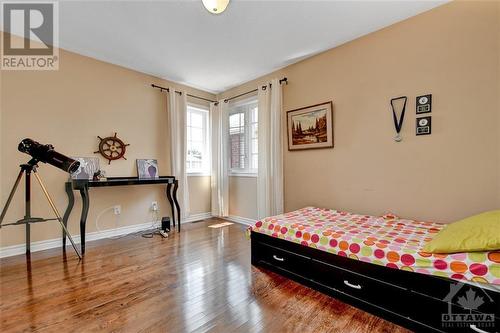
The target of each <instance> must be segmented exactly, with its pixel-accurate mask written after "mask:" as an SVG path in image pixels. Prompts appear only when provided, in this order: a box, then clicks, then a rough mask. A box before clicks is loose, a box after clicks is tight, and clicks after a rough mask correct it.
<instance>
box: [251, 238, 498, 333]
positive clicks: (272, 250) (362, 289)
mask: <svg viewBox="0 0 500 333" xmlns="http://www.w3.org/2000/svg"><path fill="white" fill-rule="evenodd" d="M251 243H252V264H253V265H255V266H261V267H264V268H267V269H270V270H272V271H275V272H277V273H279V274H281V275H284V276H287V277H289V278H291V279H293V280H295V281H298V282H300V283H302V284H304V285H307V286H309V287H311V288H313V289H316V290H319V291H321V292H323V293H326V294H329V295H331V296H333V297H335V298H337V299H339V300H341V301H344V302H346V303H349V304H351V305H353V306H356V307H358V308H360V309H362V310H364V311H367V312H370V313H372V314H374V315H377V316H379V317H382V318H384V319H387V320H389V321H392V322H394V323H396V324H398V325H401V326H404V327H406V328H409V329H411V330H414V331H416V332H471V333H474V332H480V333H482V332H488V333H489V332H498V333H500V293H499V292H496V291H492V290H489V289H485V288H481V287H480V286H479V285H477V284H474V285H472V284H464V283H461V282H459V281H456V280H452V279H448V278H441V277H437V276H431V275H426V274H420V273H413V272H408V271H404V270H399V269H393V268H388V267H385V266H381V265H375V264H371V263H366V262H363V261H359V260H355V259H350V258H346V257H342V256H339V255H335V254H331V253H328V252H325V251H320V250H317V249H314V248H311V247H308V246H303V245H300V244H297V243H294V242H290V241H286V240H283V239H279V238H275V237H271V236H268V235H264V234H261V233H256V232H252V233H251ZM469 290H472V292H469V296H475V297H472V298H475V299H476V300H477V299H478V297H480V299H481V300H482V301H483V303H482V304H480V305H478V304H479V303H476V304H472V303H468V304H469V305H472V306H469V307H471V308H472V309H466V308H464V304H466V303H464V297H465V299H467V297H466V296H467V292H468V291H469ZM472 298H471V297H469V298H468V300H471V299H472ZM466 305H467V304H466Z"/></svg>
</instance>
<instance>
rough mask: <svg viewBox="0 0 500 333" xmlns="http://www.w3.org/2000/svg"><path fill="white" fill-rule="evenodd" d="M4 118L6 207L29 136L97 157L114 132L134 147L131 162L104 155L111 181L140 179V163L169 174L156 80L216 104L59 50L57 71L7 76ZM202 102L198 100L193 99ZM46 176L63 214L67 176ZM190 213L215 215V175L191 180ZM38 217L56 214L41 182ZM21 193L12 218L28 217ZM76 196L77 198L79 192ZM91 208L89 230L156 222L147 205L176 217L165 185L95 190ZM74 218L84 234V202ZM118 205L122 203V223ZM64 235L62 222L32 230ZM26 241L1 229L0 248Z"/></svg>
mask: <svg viewBox="0 0 500 333" xmlns="http://www.w3.org/2000/svg"><path fill="white" fill-rule="evenodd" d="M0 75H1V79H0V83H1V90H0V93H1V96H0V97H1V103H0V107H1V118H0V119H1V120H0V140H1V144H0V148H1V152H0V156H1V158H0V168H1V169H0V180H1V184H2V186H1V189H2V190H1V193H0V198H1V200H0V201H1V206H2V207H3V204H4V203H5V201H6V200H7V196H8V191H9V190H10V187H11V186H12V184H13V182H14V179H15V176H16V175H17V172H18V165H19V164H21V163H23V162H25V161H27V160H28V158H29V157H28V155H25V154H22V153H19V152H18V151H17V144H18V143H19V141H20V140H21V139H23V138H25V137H31V138H33V139H36V140H37V141H40V142H42V143H52V144H54V146H55V147H56V149H57V150H58V151H60V152H62V153H65V154H67V155H70V156H97V155H95V154H93V152H94V151H95V150H96V147H97V144H98V140H97V138H96V136H97V135H100V136H106V135H112V134H113V133H114V132H115V131H116V132H118V136H119V137H121V138H122V139H124V140H125V141H126V142H127V143H130V146H129V147H128V148H127V154H126V157H127V160H119V161H114V162H112V163H111V165H107V163H106V160H104V159H103V158H100V163H101V166H102V167H103V168H104V169H105V170H106V172H107V175H108V176H135V175H136V166H135V160H136V158H157V159H158V163H159V168H160V173H161V174H162V175H168V174H169V173H170V162H169V157H168V156H169V148H168V146H169V145H168V139H167V131H166V124H167V117H166V107H167V103H166V95H165V94H164V93H163V94H162V93H160V92H159V91H158V90H156V89H152V88H151V87H150V84H151V83H156V84H159V85H162V86H173V87H176V89H185V90H187V91H188V92H189V93H192V94H196V95H199V96H203V97H206V98H210V99H213V98H214V97H215V96H214V95H212V94H209V93H206V92H203V91H199V90H195V89H191V88H189V87H185V86H181V85H179V84H175V83H172V82H167V81H165V80H160V79H158V78H155V77H152V76H149V75H145V74H141V73H138V72H135V71H132V70H128V69H125V68H122V67H119V66H115V65H112V64H109V63H105V62H101V61H98V60H95V59H92V58H88V57H84V56H81V55H78V54H75V53H70V52H66V51H64V50H61V52H60V69H59V70H58V71H45V72H43V71H5V72H1V74H0ZM195 101H196V102H197V103H199V101H198V100H195ZM40 175H42V177H43V178H44V180H45V181H46V184H47V187H48V188H49V190H50V192H51V193H52V195H53V197H54V199H55V202H56V204H57V206H58V207H59V209H60V210H61V211H63V210H64V208H65V207H66V202H67V199H66V195H65V192H64V182H65V180H66V179H67V174H65V173H64V172H62V171H59V170H58V169H56V168H54V167H52V166H47V165H42V166H41V168H40ZM189 187H190V189H189V190H190V193H191V203H192V204H191V211H192V213H194V214H196V213H205V212H210V180H209V177H190V179H189ZM33 188H34V190H33V191H34V198H33V212H34V214H35V215H37V216H51V212H50V210H49V209H48V206H47V204H46V201H45V199H44V198H43V197H42V196H41V191H40V189H39V187H38V185H37V184H34V185H33ZM23 192H24V191H22V188H21V191H20V192H18V195H17V197H16V198H15V200H14V202H13V206H12V209H11V210H10V212H9V214H8V216H7V217H6V220H9V221H11V220H14V219H17V218H20V217H22V215H23V197H22V193H23ZM75 194H76V193H75ZM90 199H91V209H90V213H89V216H88V221H87V230H88V232H92V231H96V219H97V218H98V217H99V215H100V218H99V221H98V223H99V225H100V229H108V228H114V227H116V226H118V227H120V226H125V225H132V224H139V223H146V222H150V221H151V220H152V215H151V212H150V211H149V207H150V205H151V201H153V200H155V201H158V203H159V206H160V216H165V215H170V208H169V205H168V202H167V200H166V198H165V195H164V192H163V188H162V187H159V186H153V187H149V186H139V187H126V188H125V187H123V188H100V189H91V197H90ZM76 201H77V202H76V205H75V208H74V210H73V214H72V216H71V219H70V221H69V230H70V232H71V233H72V234H74V235H77V234H79V212H80V210H81V205H80V200H79V197H78V196H77V200H76ZM113 205H121V206H122V214H121V216H120V217H119V218H116V217H115V216H114V215H113V214H112V211H111V210H109V209H108V210H106V209H107V208H109V207H112V206H113ZM59 236H60V227H59V226H58V224H57V222H47V223H44V224H38V225H34V226H33V227H32V240H33V241H39V240H46V239H53V238H57V237H59ZM21 243H24V227H18V226H16V227H9V228H2V229H1V231H0V247H3V246H8V245H14V244H21Z"/></svg>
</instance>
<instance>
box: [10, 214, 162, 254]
mask: <svg viewBox="0 0 500 333" xmlns="http://www.w3.org/2000/svg"><path fill="white" fill-rule="evenodd" d="M155 225H156V226H159V224H155ZM152 226H153V222H147V223H141V224H134V225H128V226H124V227H120V228H115V229H106V230H101V231H94V232H88V233H87V234H86V239H85V243H87V242H90V241H95V240H98V239H104V238H110V237H116V236H123V235H126V234H131V233H133V232H138V231H143V230H147V229H150V228H151V227H152ZM73 240H74V241H75V243H77V244H79V243H80V242H81V240H80V235H74V236H73ZM66 245H71V243H70V242H69V241H67V242H66ZM61 246H62V237H59V238H54V239H47V240H43V241H38V242H31V252H38V251H43V250H48V249H53V248H56V247H61ZM25 252H26V245H25V243H22V244H17V245H12V246H5V247H1V248H0V258H5V257H11V256H15V255H19V254H24V253H25Z"/></svg>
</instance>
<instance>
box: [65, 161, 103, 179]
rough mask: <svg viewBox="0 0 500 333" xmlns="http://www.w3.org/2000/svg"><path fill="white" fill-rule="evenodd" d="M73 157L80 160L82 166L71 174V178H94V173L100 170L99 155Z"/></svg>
mask: <svg viewBox="0 0 500 333" xmlns="http://www.w3.org/2000/svg"><path fill="white" fill-rule="evenodd" d="M73 159H74V160H76V161H78V162H80V166H79V167H78V169H77V170H76V171H75V172H73V173H72V174H71V179H85V180H93V179H94V174H95V173H96V172H97V171H99V170H100V166H99V158H97V157H73Z"/></svg>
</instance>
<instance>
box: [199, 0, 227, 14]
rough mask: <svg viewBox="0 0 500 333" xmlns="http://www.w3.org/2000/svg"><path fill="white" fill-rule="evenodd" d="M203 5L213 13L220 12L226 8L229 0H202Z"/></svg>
mask: <svg viewBox="0 0 500 333" xmlns="http://www.w3.org/2000/svg"><path fill="white" fill-rule="evenodd" d="M201 1H202V2H203V6H205V8H206V9H207V10H208V11H209V12H210V13H212V14H220V13H222V12H223V11H225V10H226V8H227V5H228V3H229V0H201Z"/></svg>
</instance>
